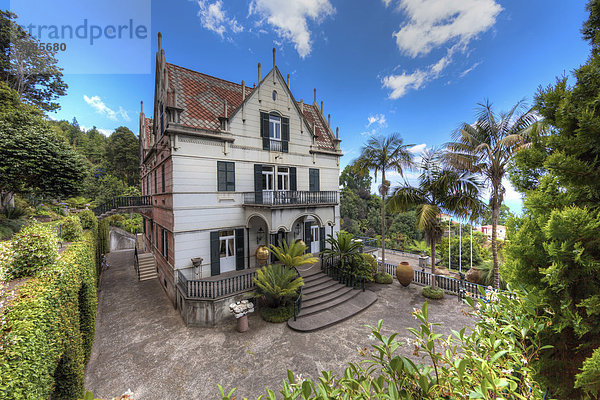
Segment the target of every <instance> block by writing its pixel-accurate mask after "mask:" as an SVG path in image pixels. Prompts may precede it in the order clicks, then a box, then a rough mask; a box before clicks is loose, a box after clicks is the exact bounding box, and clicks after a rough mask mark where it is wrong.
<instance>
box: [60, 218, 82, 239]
mask: <svg viewBox="0 0 600 400" xmlns="http://www.w3.org/2000/svg"><path fill="white" fill-rule="evenodd" d="M61 230H62V238H63V240H64V241H66V242H74V241H76V240H79V239H80V238H81V236H82V235H83V228H82V227H81V222H80V221H79V218H78V217H77V216H75V215H73V216H70V217H67V218H65V219H63V220H62V228H61Z"/></svg>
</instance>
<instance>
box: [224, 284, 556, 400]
mask: <svg viewBox="0 0 600 400" xmlns="http://www.w3.org/2000/svg"><path fill="white" fill-rule="evenodd" d="M467 302H468V304H469V305H470V306H471V310H472V311H471V314H472V315H473V317H474V321H475V327H474V328H473V329H472V332H471V333H470V334H467V333H466V332H467V329H466V328H463V329H461V330H460V331H459V332H456V331H453V332H452V335H451V336H450V337H448V338H444V337H443V336H442V335H440V334H438V333H436V332H435V328H436V327H437V326H439V325H440V324H435V323H431V322H429V315H428V310H427V303H425V304H423V307H422V308H421V309H416V310H415V311H414V312H413V313H412V315H413V316H414V317H415V318H416V319H417V320H418V321H419V324H420V325H419V327H418V328H416V329H415V328H408V331H409V332H410V333H411V334H412V336H413V337H414V339H413V340H409V346H410V347H411V348H412V350H413V354H414V355H415V356H417V357H418V356H420V357H421V358H422V359H423V361H422V362H418V363H415V362H414V361H413V360H412V359H410V358H407V357H405V356H403V355H400V354H396V352H397V350H398V349H399V348H400V347H401V346H402V345H404V343H402V342H400V341H399V340H398V339H397V337H398V334H397V333H394V334H392V335H390V336H385V335H383V332H382V326H383V321H381V320H380V321H379V322H378V323H377V326H375V327H370V329H371V337H372V338H373V339H374V340H375V343H373V344H371V345H370V348H367V347H365V348H364V350H362V351H361V355H363V356H364V357H365V358H364V359H363V360H362V361H361V362H358V363H349V366H348V367H347V368H346V370H345V371H344V373H343V374H341V375H340V376H339V377H338V376H336V375H334V374H333V373H332V372H331V371H326V372H322V376H321V377H319V378H318V380H315V381H313V380H311V379H304V378H300V377H297V376H296V375H295V374H294V373H293V372H292V371H288V373H287V381H286V380H284V381H283V387H282V389H281V391H280V393H281V395H282V398H283V399H285V400H292V399H325V398H327V399H342V398H343V399H367V398H368V399H424V400H439V399H496V398H503V399H507V400H517V399H541V398H542V397H543V390H542V389H541V388H540V385H539V384H538V383H537V382H536V381H535V380H534V379H533V376H534V375H535V373H536V371H535V370H534V369H533V368H532V367H531V361H532V360H533V359H535V358H536V357H537V356H538V352H539V351H540V350H541V349H543V346H542V345H541V343H540V339H539V336H538V332H539V331H541V330H543V329H544V328H545V326H546V324H547V323H548V322H549V320H548V318H547V317H539V316H536V315H533V314H531V313H530V312H529V310H527V309H528V308H530V307H531V304H533V303H531V301H530V300H528V299H527V298H526V296H522V297H521V298H517V297H515V298H509V297H508V296H506V295H504V294H501V293H500V294H498V296H497V301H495V302H491V301H490V302H485V301H483V300H477V301H474V300H473V299H468V300H467ZM219 390H220V392H221V396H222V398H223V399H224V400H229V399H233V398H239V397H241V396H236V395H234V390H232V391H231V392H229V393H228V394H227V393H226V392H225V391H224V390H223V388H222V387H220V386H219ZM266 398H268V399H275V398H279V396H277V397H276V395H275V392H274V391H272V390H270V389H267V396H266Z"/></svg>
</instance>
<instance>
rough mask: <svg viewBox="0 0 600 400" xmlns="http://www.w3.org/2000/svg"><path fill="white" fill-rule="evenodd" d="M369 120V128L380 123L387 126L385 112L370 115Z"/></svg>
mask: <svg viewBox="0 0 600 400" xmlns="http://www.w3.org/2000/svg"><path fill="white" fill-rule="evenodd" d="M367 120H368V121H369V123H368V124H367V128H368V127H370V126H371V125H373V124H378V125H379V126H381V127H385V126H387V121H386V120H385V115H384V114H375V115H369V118H367Z"/></svg>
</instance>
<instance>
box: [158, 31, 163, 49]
mask: <svg viewBox="0 0 600 400" xmlns="http://www.w3.org/2000/svg"><path fill="white" fill-rule="evenodd" d="M161 49H162V33H160V32H158V51H160V50H161Z"/></svg>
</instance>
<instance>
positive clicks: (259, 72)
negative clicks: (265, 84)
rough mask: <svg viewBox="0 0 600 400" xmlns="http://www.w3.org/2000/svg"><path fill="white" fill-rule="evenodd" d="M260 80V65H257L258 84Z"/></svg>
mask: <svg viewBox="0 0 600 400" xmlns="http://www.w3.org/2000/svg"><path fill="white" fill-rule="evenodd" d="M261 80H262V79H261V78H260V63H258V83H260V81H261Z"/></svg>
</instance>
